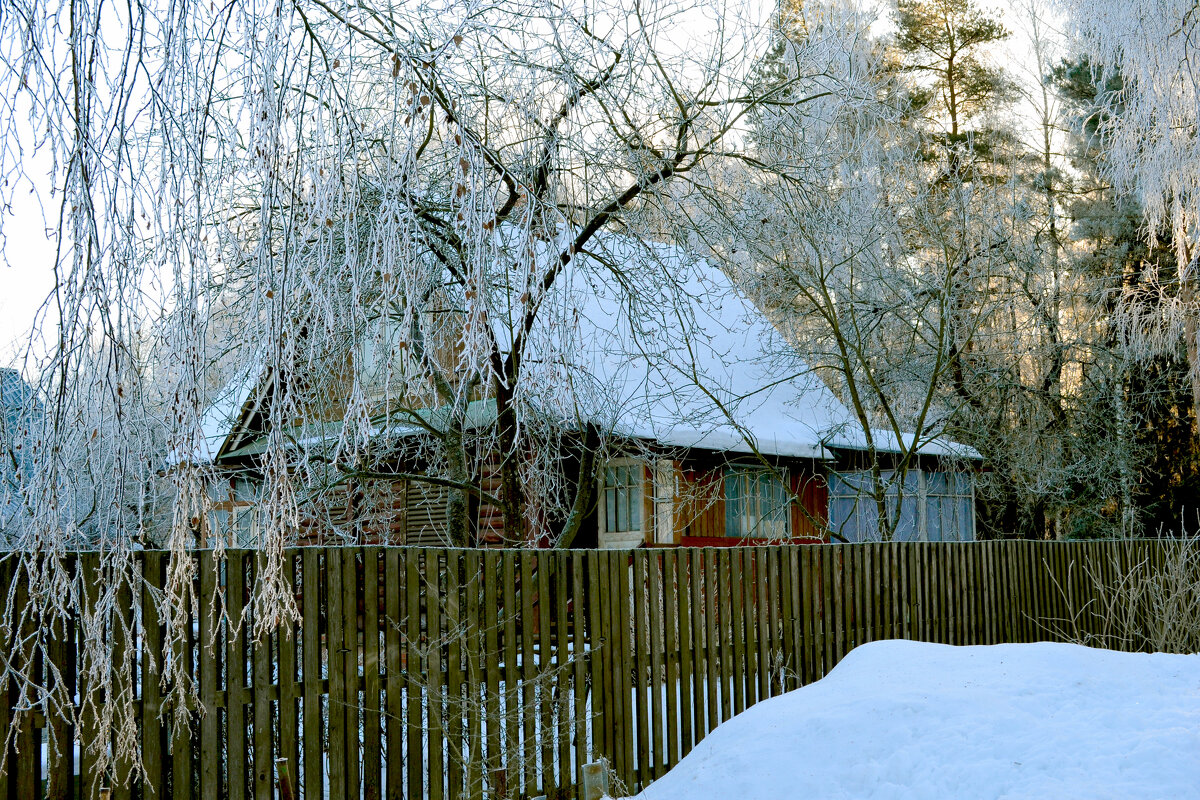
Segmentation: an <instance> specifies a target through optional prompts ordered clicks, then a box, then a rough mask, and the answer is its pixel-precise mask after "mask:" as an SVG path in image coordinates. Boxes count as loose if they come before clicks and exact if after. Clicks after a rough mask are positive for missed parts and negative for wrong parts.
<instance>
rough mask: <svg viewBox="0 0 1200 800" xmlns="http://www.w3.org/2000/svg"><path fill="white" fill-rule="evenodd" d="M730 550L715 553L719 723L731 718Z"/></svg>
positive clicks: (731, 618) (731, 592) (731, 631)
mask: <svg viewBox="0 0 1200 800" xmlns="http://www.w3.org/2000/svg"><path fill="white" fill-rule="evenodd" d="M732 560H733V559H732V558H731V553H730V548H728V547H722V548H719V549H718V551H717V600H718V601H719V602H720V609H719V610H718V611H717V636H718V638H719V640H720V644H721V661H720V677H721V721H722V722H724V721H725V720H727V719H729V718H730V717H732V716H733V692H732V691H730V683H731V679H730V678H731V675H732V674H733V624H734V622H733V586H732V581H731V580H730V572H731V570H732V564H731V562H732Z"/></svg>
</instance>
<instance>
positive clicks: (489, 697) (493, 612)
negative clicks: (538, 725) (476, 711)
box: [483, 550, 504, 794]
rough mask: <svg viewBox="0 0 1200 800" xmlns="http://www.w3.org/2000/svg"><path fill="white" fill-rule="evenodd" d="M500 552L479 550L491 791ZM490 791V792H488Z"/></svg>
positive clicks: (497, 768) (499, 764) (496, 728)
mask: <svg viewBox="0 0 1200 800" xmlns="http://www.w3.org/2000/svg"><path fill="white" fill-rule="evenodd" d="M499 573H500V553H498V552H496V551H494V550H489V551H487V552H485V553H484V554H483V581H484V584H483V589H484V591H483V640H484V647H483V659H484V676H485V683H486V691H485V694H484V709H485V712H484V718H483V719H484V724H485V725H487V730H486V735H487V756H486V757H487V761H486V763H487V776H486V779H487V782H488V786H489V787H490V788H491V790H492V791H495V781H496V776H497V775H498V774H499V773H500V772H501V771H502V770H503V769H504V758H503V753H502V749H501V748H502V744H501V729H500V723H501V705H500V700H501V697H500V692H501V688H500V686H501V684H500V655H501V652H500V626H501V618H502V617H501V609H500V605H499V600H498V595H499V591H498V590H499V587H500V584H501V580H500V577H499ZM489 794H490V793H489Z"/></svg>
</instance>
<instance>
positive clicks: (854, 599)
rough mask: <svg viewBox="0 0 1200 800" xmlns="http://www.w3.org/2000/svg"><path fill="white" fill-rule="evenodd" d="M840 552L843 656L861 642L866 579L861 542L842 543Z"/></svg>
mask: <svg viewBox="0 0 1200 800" xmlns="http://www.w3.org/2000/svg"><path fill="white" fill-rule="evenodd" d="M840 549H841V552H842V592H843V597H845V598H846V615H847V616H846V645H845V650H843V651H842V655H843V656H845V655H846V653H849V652H850V651H851V650H853V649H854V648H855V647H858V646H859V645H860V644H862V643H863V636H864V635H865V634H864V632H863V616H864V613H865V610H864V603H863V599H864V594H865V592H864V591H863V590H864V589H865V588H866V581H865V580H864V579H863V578H864V576H863V571H862V569H863V566H862V554H863V552H864V549H863V546H862V545H861V544H853V545H844V546H843V547H842V548H840Z"/></svg>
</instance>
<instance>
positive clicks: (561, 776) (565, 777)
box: [538, 550, 574, 794]
mask: <svg viewBox="0 0 1200 800" xmlns="http://www.w3.org/2000/svg"><path fill="white" fill-rule="evenodd" d="M543 563H545V564H548V565H550V566H551V567H552V570H551V571H550V572H549V573H548V574H547V577H546V578H545V579H544V582H540V581H539V590H538V591H539V593H540V594H542V596H543V597H546V598H547V601H546V603H547V609H546V617H545V619H546V628H545V630H544V631H543V636H544V638H543V639H542V642H543V644H542V648H543V652H544V653H545V654H546V655H545V658H547V659H548V658H550V653H551V652H553V657H554V703H553V708H552V709H551V711H552V718H551V720H550V724H549V726H548V728H547V729H548V730H549V731H550V732H551V734H552V741H551V742H550V746H552V747H554V748H555V752H554V755H553V760H554V766H555V771H554V773H553V783H552V785H551V791H550V792H548V793H547V794H566V793H567V792H568V790H569V787H571V786H572V784H573V783H574V778H573V773H572V771H571V733H572V731H573V728H572V726H571V675H572V671H573V669H574V666H573V665H572V664H571V653H570V633H569V627H568V623H567V605H568V598H569V597H570V594H571V579H570V575H571V554H570V553H567V552H565V551H561V550H558V551H553V552H551V553H549V554H547V556H546V557H545V559H544V561H543ZM551 603H553V610H551V609H550V608H549V606H550V604H551ZM551 615H553V618H552V616H551ZM552 626H553V627H552ZM551 632H553V637H551ZM552 649H553V650H552ZM547 663H548V662H547ZM546 705H547V708H550V706H551V704H550V703H547V704H546ZM542 760H543V762H545V760H546V755H545V752H543V754H542ZM548 774H549V773H548ZM547 780H548V781H549V780H550V778H549V777H548V778H547Z"/></svg>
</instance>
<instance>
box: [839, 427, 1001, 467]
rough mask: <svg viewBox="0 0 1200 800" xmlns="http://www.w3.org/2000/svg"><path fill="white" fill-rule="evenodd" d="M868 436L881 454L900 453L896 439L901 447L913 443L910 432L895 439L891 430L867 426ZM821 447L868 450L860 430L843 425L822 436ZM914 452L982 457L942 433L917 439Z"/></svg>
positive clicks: (970, 457)
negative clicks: (869, 431) (901, 443)
mask: <svg viewBox="0 0 1200 800" xmlns="http://www.w3.org/2000/svg"><path fill="white" fill-rule="evenodd" d="M871 438H872V439H873V441H874V445H875V449H876V450H877V451H879V452H881V453H899V452H902V451H901V448H900V442H903V443H904V449H905V450H907V449H909V448H911V447H912V444H913V434H912V433H902V434H901V435H900V438H899V440H897V438H896V434H895V433H893V432H892V431H889V430H882V429H880V428H872V429H871ZM825 446H826V447H828V448H830V449H831V450H858V451H864V452H865V451H867V450H869V449H870V448H869V447H868V446H867V437H866V435H865V434H864V433H863V429H862V428H861V427H859V426H855V427H853V428H850V427H846V428H843V429H840V430H838V431H836V432H834V433H833V434H832V435H831V436H829V437H828V438H827V439H825ZM917 453H918V454H920V455H923V456H940V457H943V458H961V459H965V460H967V461H982V460H983V456H982V455H980V453H979V451H978V450H976V449H975V448H974V447H971V446H970V445H966V444H961V443H959V442H955V441H952V440H951V439H947V438H945V437H944V436H939V437H934V438H927V439H921V441H920V442H919V443H918V445H917Z"/></svg>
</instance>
